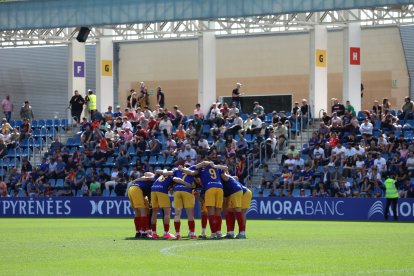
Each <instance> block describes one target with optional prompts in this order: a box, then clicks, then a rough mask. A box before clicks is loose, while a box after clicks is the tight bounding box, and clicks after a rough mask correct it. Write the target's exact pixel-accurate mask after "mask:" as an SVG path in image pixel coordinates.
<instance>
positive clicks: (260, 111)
mask: <svg viewBox="0 0 414 276" xmlns="http://www.w3.org/2000/svg"><path fill="white" fill-rule="evenodd" d="M253 104H254V107H253V113H256V114H257V117H259V118H260V119H261V120H264V119H265V113H264V108H263V106H261V105H260V104H259V102H254V103H253Z"/></svg>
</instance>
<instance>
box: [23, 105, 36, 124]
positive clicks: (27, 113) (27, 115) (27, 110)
mask: <svg viewBox="0 0 414 276" xmlns="http://www.w3.org/2000/svg"><path fill="white" fill-rule="evenodd" d="M20 118H21V119H22V120H23V119H27V120H29V121H31V120H33V119H34V115H33V109H32V107H31V106H30V104H29V101H25V102H24V105H23V106H22V107H21V108H20Z"/></svg>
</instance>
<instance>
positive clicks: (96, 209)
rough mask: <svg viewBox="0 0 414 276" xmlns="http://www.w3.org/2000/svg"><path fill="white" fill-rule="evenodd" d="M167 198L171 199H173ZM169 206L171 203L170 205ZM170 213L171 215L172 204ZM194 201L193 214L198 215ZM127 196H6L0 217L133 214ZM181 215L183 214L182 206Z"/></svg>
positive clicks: (2, 200)
mask: <svg viewBox="0 0 414 276" xmlns="http://www.w3.org/2000/svg"><path fill="white" fill-rule="evenodd" d="M170 199H171V203H172V202H173V199H172V198H170ZM171 206H172V205H171ZM171 209H172V215H174V208H171ZM199 210H200V206H199V203H198V202H196V208H195V216H197V217H200V211H199ZM133 216H134V210H133V209H132V208H131V204H130V202H129V200H128V198H127V197H53V198H40V197H39V198H30V197H16V198H13V197H9V198H1V199H0V217H77V218H88V217H89V218H90V217H99V218H119V217H133ZM181 217H182V218H186V213H185V210H183V214H182V216H181Z"/></svg>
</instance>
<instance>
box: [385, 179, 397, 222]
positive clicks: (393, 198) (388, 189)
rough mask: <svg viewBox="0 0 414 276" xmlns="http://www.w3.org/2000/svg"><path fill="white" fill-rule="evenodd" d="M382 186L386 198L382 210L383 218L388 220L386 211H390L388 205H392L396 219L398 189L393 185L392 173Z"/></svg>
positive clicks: (395, 218) (395, 219)
mask: <svg viewBox="0 0 414 276" xmlns="http://www.w3.org/2000/svg"><path fill="white" fill-rule="evenodd" d="M384 186H385V197H386V199H387V201H386V204H385V210H384V219H385V220H388V213H389V211H390V206H392V213H393V216H394V221H397V220H398V216H397V205H398V190H397V188H396V187H395V180H394V179H393V175H389V176H388V178H387V180H385V182H384Z"/></svg>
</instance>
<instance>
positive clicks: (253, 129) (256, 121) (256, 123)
mask: <svg viewBox="0 0 414 276" xmlns="http://www.w3.org/2000/svg"><path fill="white" fill-rule="evenodd" d="M252 117H253V119H252V126H251V132H252V133H256V132H257V131H258V130H259V129H260V128H261V127H262V120H260V118H259V117H258V116H257V114H256V113H253V115H252Z"/></svg>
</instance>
